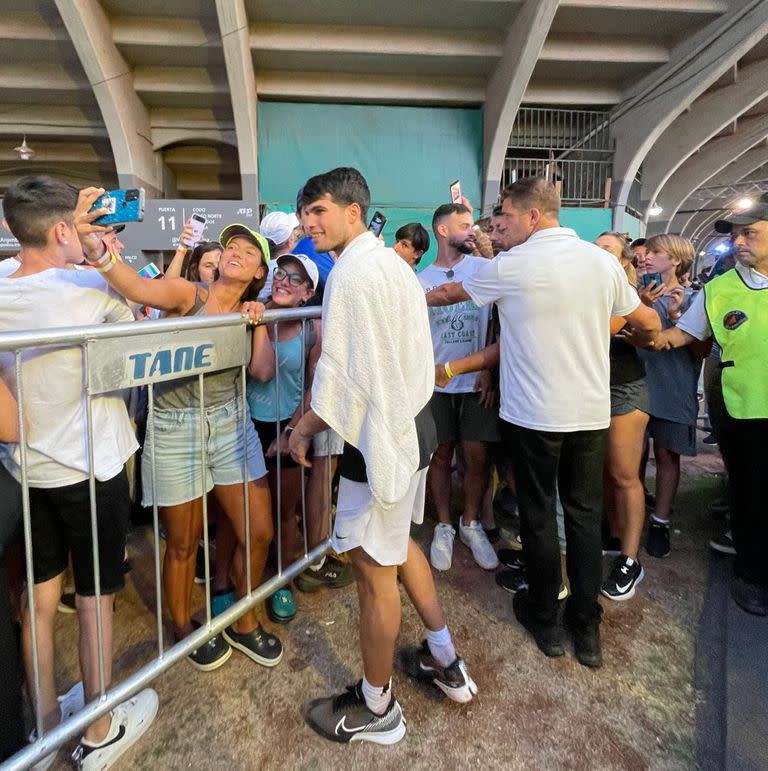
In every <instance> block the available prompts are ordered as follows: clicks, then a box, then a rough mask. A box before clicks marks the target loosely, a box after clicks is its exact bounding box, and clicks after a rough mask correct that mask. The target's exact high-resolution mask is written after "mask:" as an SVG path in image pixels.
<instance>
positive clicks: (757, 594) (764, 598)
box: [731, 576, 768, 616]
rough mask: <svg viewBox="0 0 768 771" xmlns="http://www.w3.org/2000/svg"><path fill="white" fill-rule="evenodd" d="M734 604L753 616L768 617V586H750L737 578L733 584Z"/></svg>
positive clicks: (732, 595)
mask: <svg viewBox="0 0 768 771" xmlns="http://www.w3.org/2000/svg"><path fill="white" fill-rule="evenodd" d="M731 597H733V599H734V602H735V603H736V604H737V605H738V606H739V607H740V608H741V609H742V610H746V611H747V613H751V614H752V615H753V616H768V586H760V585H758V584H750V583H749V582H748V581H745V580H744V579H743V578H739V577H738V576H736V577H735V578H734V579H733V583H732V584H731Z"/></svg>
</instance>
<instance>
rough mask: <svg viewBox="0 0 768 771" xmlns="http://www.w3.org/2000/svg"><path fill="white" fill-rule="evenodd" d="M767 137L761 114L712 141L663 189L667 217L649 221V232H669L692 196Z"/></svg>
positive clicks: (767, 121)
mask: <svg viewBox="0 0 768 771" xmlns="http://www.w3.org/2000/svg"><path fill="white" fill-rule="evenodd" d="M766 137H768V115H759V116H756V117H754V118H745V119H743V120H741V121H739V127H738V130H737V131H736V132H735V133H734V134H732V135H730V136H725V137H720V138H718V139H713V140H712V141H711V142H708V143H707V144H706V145H705V146H704V147H703V148H702V150H700V151H699V152H698V153H696V155H693V156H691V157H690V158H689V159H688V160H687V161H686V162H685V163H684V164H682V165H681V166H680V168H679V169H678V170H677V171H676V172H675V173H674V174H673V175H672V177H670V179H669V181H668V182H667V184H666V185H665V186H664V188H663V189H662V191H661V194H660V195H659V197H658V198H657V199H656V200H657V202H658V204H659V205H660V206H661V207H662V208H663V210H664V212H663V213H664V217H663V219H659V220H655V221H653V220H652V221H651V222H649V223H648V230H649V232H650V231H652V232H654V233H663V232H665V230H666V229H667V228H668V227H669V225H670V223H671V221H672V219H673V218H674V216H675V214H677V211H678V209H681V208H682V204H683V202H684V201H685V200H686V199H687V198H688V197H689V196H690V195H691V193H693V192H694V191H695V190H697V189H698V188H700V187H702V186H703V185H704V183H705V182H707V181H708V180H710V179H712V177H714V176H715V175H716V174H717V173H718V172H719V171H721V170H722V169H724V168H725V167H726V166H728V164H729V163H730V162H731V160H733V159H734V158H738V157H739V156H740V155H741V154H742V153H745V152H746V151H747V150H749V149H750V148H752V147H754V146H755V145H756V144H757V143H758V142H762V141H763V140H765V138H766Z"/></svg>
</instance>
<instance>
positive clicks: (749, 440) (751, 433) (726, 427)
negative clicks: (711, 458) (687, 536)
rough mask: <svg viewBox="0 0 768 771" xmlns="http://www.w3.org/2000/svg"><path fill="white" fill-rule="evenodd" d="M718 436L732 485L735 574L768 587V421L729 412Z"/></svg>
mask: <svg viewBox="0 0 768 771" xmlns="http://www.w3.org/2000/svg"><path fill="white" fill-rule="evenodd" d="M713 426H714V424H713ZM715 436H716V437H717V442H718V444H719V445H720V453H721V454H722V456H723V462H724V463H725V468H726V471H727V472H728V481H729V484H730V498H731V532H732V534H733V545H734V548H735V549H736V560H735V563H734V572H735V573H736V575H737V576H739V577H740V578H743V579H744V580H745V581H748V582H749V583H751V584H758V585H761V586H765V587H768V560H767V559H766V548H767V547H768V455H767V454H766V451H767V449H768V420H737V419H735V418H732V417H731V416H730V415H729V414H728V412H727V411H726V412H725V414H724V415H721V416H719V419H718V425H717V426H716V427H715Z"/></svg>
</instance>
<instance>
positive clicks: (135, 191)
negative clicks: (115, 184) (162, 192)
mask: <svg viewBox="0 0 768 771" xmlns="http://www.w3.org/2000/svg"><path fill="white" fill-rule="evenodd" d="M94 209H109V213H108V214H104V215H102V216H101V217H97V218H96V219H95V220H94V221H93V222H94V224H95V225H115V224H117V223H123V222H141V221H142V220H143V219H144V188H143V187H139V188H132V189H130V190H111V191H110V192H108V193H104V195H102V196H100V197H99V198H98V199H96V202H95V203H94V204H93V206H92V207H91V211H93V210H94Z"/></svg>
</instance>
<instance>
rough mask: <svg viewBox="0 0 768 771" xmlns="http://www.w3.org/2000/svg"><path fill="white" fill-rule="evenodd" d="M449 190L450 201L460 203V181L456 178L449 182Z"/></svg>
mask: <svg viewBox="0 0 768 771" xmlns="http://www.w3.org/2000/svg"><path fill="white" fill-rule="evenodd" d="M449 190H450V191H451V203H461V183H460V182H459V180H458V179H457V180H456V181H455V182H451V186H450V188H449Z"/></svg>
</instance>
